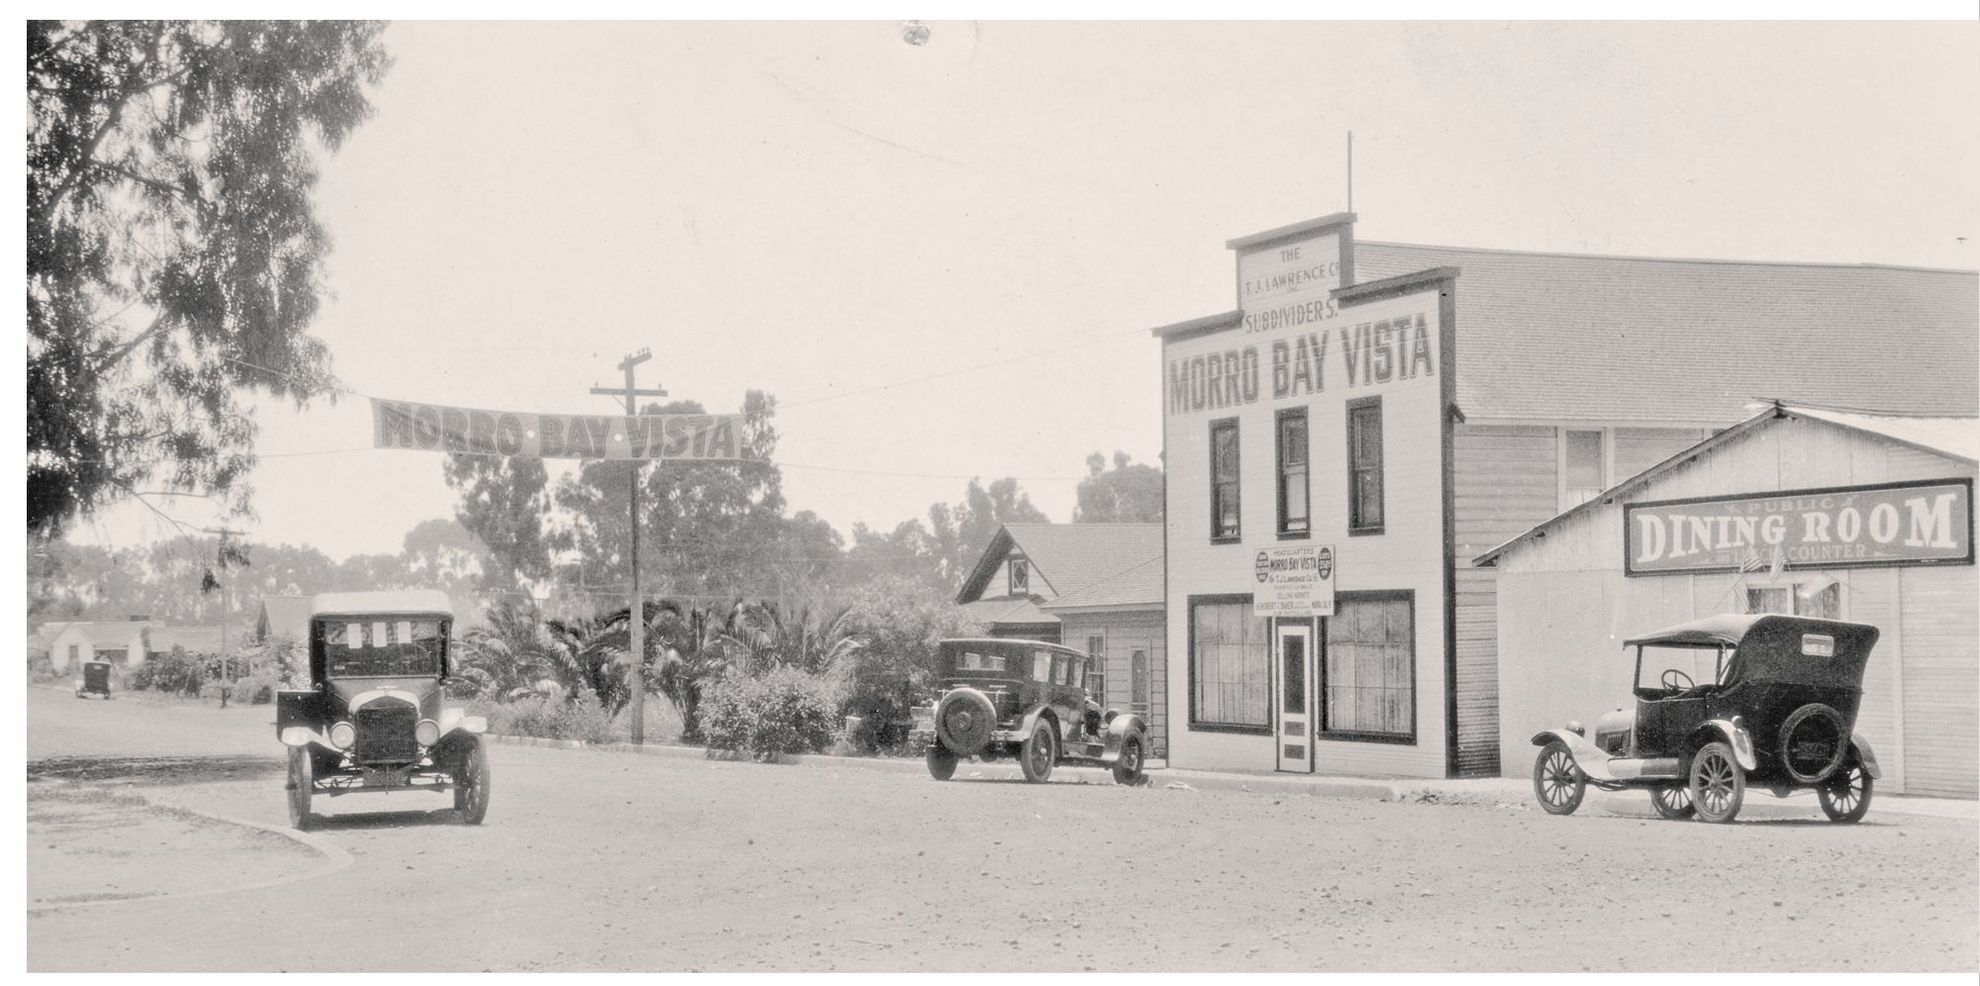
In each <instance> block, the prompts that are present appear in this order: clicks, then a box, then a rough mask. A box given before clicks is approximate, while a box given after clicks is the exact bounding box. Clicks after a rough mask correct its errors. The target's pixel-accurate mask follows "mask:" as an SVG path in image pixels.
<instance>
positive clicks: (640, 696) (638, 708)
mask: <svg viewBox="0 0 1980 986" xmlns="http://www.w3.org/2000/svg"><path fill="white" fill-rule="evenodd" d="M652 358H653V350H651V349H648V348H645V347H641V348H640V350H639V352H636V353H631V354H629V355H627V356H626V358H625V359H622V360H620V361H619V369H621V370H624V371H625V374H626V385H625V387H624V388H622V389H620V390H614V389H612V388H610V387H593V388H591V392H592V393H594V394H602V395H604V396H606V397H623V398H624V400H625V402H626V417H627V418H632V417H635V416H637V415H638V414H639V398H641V397H665V396H667V392H666V391H664V390H661V389H660V388H658V387H654V388H652V389H650V390H640V389H639V388H638V387H635V386H633V367H636V366H638V365H639V364H641V363H644V362H646V361H647V360H650V359H652ZM626 424H627V427H629V428H630V427H631V425H632V422H630V421H628V422H627V423H626ZM626 465H627V466H629V467H630V469H629V470H628V472H627V474H626V475H627V483H626V492H627V493H628V497H627V502H628V504H629V510H630V511H631V517H632V555H631V560H632V608H631V609H629V610H628V611H627V616H628V620H627V622H628V623H629V624H630V627H629V629H630V630H631V631H632V641H631V644H632V647H631V650H632V666H631V668H630V670H629V672H628V675H629V677H630V678H631V681H630V686H631V689H632V701H631V702H630V703H629V704H630V705H631V707H632V742H633V745H634V746H638V745H640V744H641V743H644V742H646V606H645V604H644V601H643V600H641V598H640V593H639V467H640V465H641V460H639V459H633V460H631V461H630V462H627V463H626Z"/></svg>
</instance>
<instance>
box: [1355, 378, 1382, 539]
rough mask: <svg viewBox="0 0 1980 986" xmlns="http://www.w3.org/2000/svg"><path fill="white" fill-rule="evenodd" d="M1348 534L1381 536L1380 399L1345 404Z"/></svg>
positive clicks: (1372, 398) (1363, 399)
mask: <svg viewBox="0 0 1980 986" xmlns="http://www.w3.org/2000/svg"><path fill="white" fill-rule="evenodd" d="M1347 445H1348V470H1347V474H1348V533H1350V534H1380V533H1382V399H1381V398H1380V397H1364V398H1361V399H1360V400H1355V401H1349V402H1348V412H1347Z"/></svg>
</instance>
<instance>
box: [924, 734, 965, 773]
mask: <svg viewBox="0 0 1980 986" xmlns="http://www.w3.org/2000/svg"><path fill="white" fill-rule="evenodd" d="M958 759H960V758H958V757H957V756H956V755H955V754H953V753H950V752H949V751H948V749H947V748H946V747H944V746H943V745H942V741H941V740H936V741H935V744H934V745H933V746H930V747H929V748H928V776H930V777H933V778H935V779H936V780H938V781H946V780H948V779H949V778H951V777H954V776H956V761H957V760H958Z"/></svg>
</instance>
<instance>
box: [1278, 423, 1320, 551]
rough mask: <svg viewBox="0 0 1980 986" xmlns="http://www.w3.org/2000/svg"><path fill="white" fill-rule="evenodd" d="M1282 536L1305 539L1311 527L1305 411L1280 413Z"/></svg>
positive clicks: (1280, 518)
mask: <svg viewBox="0 0 1980 986" xmlns="http://www.w3.org/2000/svg"><path fill="white" fill-rule="evenodd" d="M1278 425H1279V435H1278V443H1277V444H1278V446H1279V534H1280V535H1282V536H1283V535H1298V536H1304V535H1306V534H1307V533H1308V531H1310V530H1311V528H1312V519H1311V514H1312V510H1311V508H1310V507H1309V505H1308V497H1307V493H1308V492H1309V487H1310V483H1309V481H1308V475H1307V449H1306V445H1307V443H1306V409H1305V408H1303V407H1302V408H1293V409H1290V410H1285V411H1280V412H1279V417H1278Z"/></svg>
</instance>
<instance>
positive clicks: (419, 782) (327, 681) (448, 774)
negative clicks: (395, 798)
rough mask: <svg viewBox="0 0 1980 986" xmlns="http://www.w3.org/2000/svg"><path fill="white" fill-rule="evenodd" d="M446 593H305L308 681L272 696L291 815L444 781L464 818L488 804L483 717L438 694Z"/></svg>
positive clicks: (298, 820) (472, 819)
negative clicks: (317, 803)
mask: <svg viewBox="0 0 1980 986" xmlns="http://www.w3.org/2000/svg"><path fill="white" fill-rule="evenodd" d="M452 622H453V616H452V606H451V605H450V603H449V601H448V599H447V595H446V593H443V592H437V591H432V590H416V591H397V592H344V593H325V594H322V595H319V596H317V597H315V598H314V599H312V600H311V601H310V613H309V687H308V688H304V689H297V690H283V691H281V692H279V693H277V695H276V706H275V731H276V734H277V735H278V736H280V738H281V740H282V742H283V744H284V745H286V746H287V747H288V748H289V778H288V793H289V823H290V824H291V825H294V826H295V827H296V828H299V829H301V828H308V827H309V826H310V824H311V821H312V816H311V815H310V800H311V799H312V798H313V797H315V796H316V795H319V794H321V795H325V796H329V797H337V796H340V795H345V794H357V793H362V792H379V791H408V790H422V791H448V790H451V791H452V792H453V795H454V808H455V810H456V811H458V812H459V813H460V817H461V820H462V821H465V822H467V823H468V824H470V825H478V824H480V823H481V820H482V819H483V818H484V817H486V815H487V814H488V794H489V768H488V758H487V756H486V754H485V753H484V752H483V751H482V744H481V734H482V733H483V732H485V731H486V730H487V728H488V726H487V722H486V721H485V720H484V719H482V718H481V717H480V716H470V715H464V714H463V713H462V711H461V710H460V709H458V708H447V707H445V706H444V704H443V702H442V694H441V692H442V686H443V685H444V684H445V683H446V680H447V674H448V671H449V664H448V661H449V657H450V655H449V654H448V651H447V640H448V628H449V626H450V625H451V624H452Z"/></svg>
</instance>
